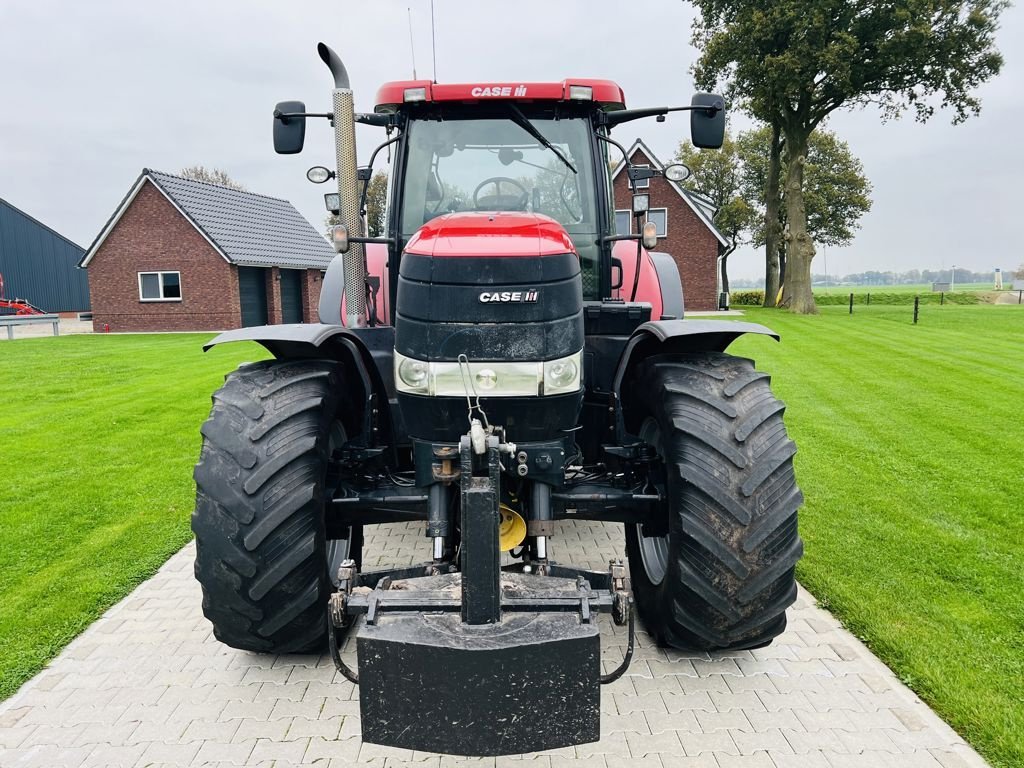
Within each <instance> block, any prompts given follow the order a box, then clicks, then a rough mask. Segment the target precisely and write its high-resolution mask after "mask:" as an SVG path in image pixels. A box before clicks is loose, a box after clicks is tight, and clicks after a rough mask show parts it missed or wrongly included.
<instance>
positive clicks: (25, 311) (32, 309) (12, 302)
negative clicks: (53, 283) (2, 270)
mask: <svg viewBox="0 0 1024 768" xmlns="http://www.w3.org/2000/svg"><path fill="white" fill-rule="evenodd" d="M45 314H46V313H45V312H43V310H41V309H40V308H39V307H36V306H33V304H32V303H31V302H29V301H27V300H26V299H19V298H17V297H15V298H13V299H8V298H7V294H6V293H5V292H4V276H3V275H2V274H0V315H19V316H27V315H45Z"/></svg>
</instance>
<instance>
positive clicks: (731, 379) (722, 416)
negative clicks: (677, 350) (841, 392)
mask: <svg viewBox="0 0 1024 768" xmlns="http://www.w3.org/2000/svg"><path fill="white" fill-rule="evenodd" d="M634 381H635V382H636V383H635V386H636V387H637V389H638V394H640V396H641V397H640V398H639V399H638V400H637V402H640V403H646V404H648V405H647V410H646V412H645V413H642V414H640V416H639V418H638V419H637V421H638V428H639V431H640V433H641V434H640V436H641V438H642V439H643V440H644V442H646V443H647V444H649V445H650V446H651V447H652V448H653V449H654V450H655V451H656V452H657V454H658V456H659V457H660V459H661V466H662V467H663V468H664V488H663V490H664V491H665V493H666V496H667V504H666V505H665V506H666V509H665V514H666V516H667V517H668V519H667V521H665V523H666V526H667V530H668V534H667V535H662V536H648V537H645V536H643V533H644V531H643V530H642V529H641V527H640V526H637V525H627V526H626V551H627V555H628V557H629V564H630V573H631V578H632V583H633V590H634V593H635V595H636V601H637V607H638V609H639V612H640V616H641V618H642V619H643V621H644V623H645V625H646V626H647V627H648V629H649V630H650V631H651V632H652V633H653V634H654V635H655V636H656V637H657V638H658V640H659V642H660V643H661V644H663V645H668V646H671V647H675V648H682V649H695V650H722V649H744V648H756V647H759V646H763V645H766V644H768V643H770V642H771V641H772V640H773V639H774V638H775V637H776V636H778V635H779V634H780V633H781V632H782V631H783V630H784V629H785V627H786V608H788V607H789V606H790V605H791V604H792V603H793V601H794V600H795V599H796V581H795V566H796V562H797V560H799V559H800V556H801V554H802V553H803V544H802V542H801V541H800V537H799V535H798V533H797V509H798V508H799V507H800V505H801V504H802V502H803V496H802V494H801V493H800V490H799V488H797V485H796V478H795V475H794V471H793V455H794V454H795V453H796V447H795V445H794V444H793V441H792V440H790V439H789V438H788V437H787V435H786V428H785V426H784V424H783V422H782V413H783V410H784V408H785V406H784V405H783V404H782V403H781V402H779V401H778V400H776V399H775V397H774V396H773V395H772V393H771V390H770V388H769V381H770V379H769V377H768V375H767V374H765V373H760V372H758V371H756V370H755V369H754V365H753V363H752V362H751V361H750V360H745V359H742V358H736V357H732V356H730V355H726V354H722V353H699V354H690V355H673V356H664V357H659V358H655V359H652V360H651V361H649V362H647V363H646V364H645V365H644V367H643V368H642V369H641V371H640V372H639V375H638V376H637V377H636V379H634ZM648 532H651V531H650V530H649V531H648Z"/></svg>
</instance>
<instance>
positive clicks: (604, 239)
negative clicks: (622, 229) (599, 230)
mask: <svg viewBox="0 0 1024 768" xmlns="http://www.w3.org/2000/svg"><path fill="white" fill-rule="evenodd" d="M642 237H643V235H605V236H604V237H602V238H601V242H602V243H617V242H619V241H620V240H637V241H639V240H640V239H641V238H642Z"/></svg>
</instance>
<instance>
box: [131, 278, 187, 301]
mask: <svg viewBox="0 0 1024 768" xmlns="http://www.w3.org/2000/svg"><path fill="white" fill-rule="evenodd" d="M139 301H181V273H180V272H139Z"/></svg>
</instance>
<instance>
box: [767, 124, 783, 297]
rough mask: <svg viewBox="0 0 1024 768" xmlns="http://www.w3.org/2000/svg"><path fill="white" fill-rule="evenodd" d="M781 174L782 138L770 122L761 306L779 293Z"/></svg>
mask: <svg viewBox="0 0 1024 768" xmlns="http://www.w3.org/2000/svg"><path fill="white" fill-rule="evenodd" d="M781 174H782V138H781V135H780V130H779V126H778V125H772V143H771V146H770V147H769V149H768V178H767V180H766V182H765V189H764V260H765V265H764V305H765V306H766V307H774V306H775V299H776V297H777V296H778V293H779V287H780V286H781V283H780V282H779V240H780V239H781V235H782V232H781V229H780V227H779V213H780V208H781V205H782V195H781V193H780V190H779V177H780V176H781Z"/></svg>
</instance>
